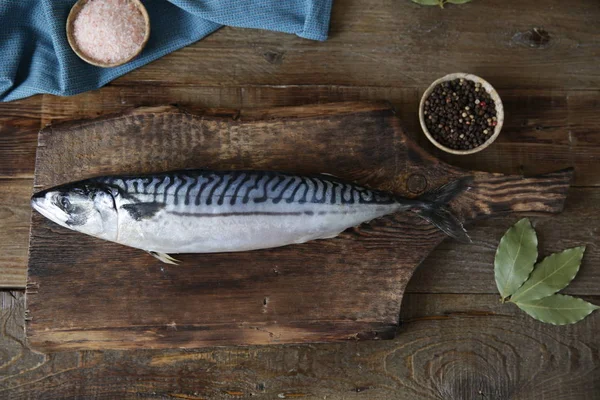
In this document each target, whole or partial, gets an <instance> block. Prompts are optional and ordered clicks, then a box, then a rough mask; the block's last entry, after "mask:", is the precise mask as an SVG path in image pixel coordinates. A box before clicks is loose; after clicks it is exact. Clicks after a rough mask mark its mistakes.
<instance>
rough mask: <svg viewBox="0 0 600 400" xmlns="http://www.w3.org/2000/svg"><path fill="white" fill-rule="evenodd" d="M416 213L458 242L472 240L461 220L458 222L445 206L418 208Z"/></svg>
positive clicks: (470, 241) (469, 241)
mask: <svg viewBox="0 0 600 400" xmlns="http://www.w3.org/2000/svg"><path fill="white" fill-rule="evenodd" d="M417 214H419V216H420V217H421V218H423V219H425V220H427V221H429V222H430V223H431V224H433V225H434V226H435V227H436V228H438V229H439V230H441V231H442V232H444V233H445V234H446V235H448V236H450V237H452V238H454V239H456V240H458V241H459V242H463V243H472V242H473V241H472V240H471V238H470V237H469V234H468V233H467V231H466V229H465V228H464V226H463V224H462V222H460V221H459V220H458V218H456V217H455V216H454V214H452V213H451V212H450V210H448V209H447V208H446V207H443V206H438V207H437V208H429V209H422V210H419V211H418V212H417Z"/></svg>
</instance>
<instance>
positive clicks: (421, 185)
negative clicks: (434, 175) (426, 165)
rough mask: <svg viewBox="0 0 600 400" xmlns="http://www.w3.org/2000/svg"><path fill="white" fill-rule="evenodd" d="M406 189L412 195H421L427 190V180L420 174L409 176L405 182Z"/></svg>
mask: <svg viewBox="0 0 600 400" xmlns="http://www.w3.org/2000/svg"><path fill="white" fill-rule="evenodd" d="M406 188H407V189H408V191H409V192H411V193H414V194H420V193H423V192H424V191H425V189H426V188H427V179H426V178H425V176H423V175H422V174H410V175H409V176H408V179H407V180H406Z"/></svg>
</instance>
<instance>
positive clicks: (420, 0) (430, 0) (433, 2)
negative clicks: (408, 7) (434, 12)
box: [412, 0, 440, 6]
mask: <svg viewBox="0 0 600 400" xmlns="http://www.w3.org/2000/svg"><path fill="white" fill-rule="evenodd" d="M412 2H413V3H417V4H420V5H422V6H439V5H440V1H439V0H412Z"/></svg>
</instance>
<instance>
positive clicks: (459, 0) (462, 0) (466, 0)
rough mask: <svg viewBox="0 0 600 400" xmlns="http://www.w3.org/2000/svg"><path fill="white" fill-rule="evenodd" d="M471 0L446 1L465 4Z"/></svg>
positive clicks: (447, 1) (447, 0)
mask: <svg viewBox="0 0 600 400" xmlns="http://www.w3.org/2000/svg"><path fill="white" fill-rule="evenodd" d="M470 1H471V0H446V3H450V4H465V3H468V2H470Z"/></svg>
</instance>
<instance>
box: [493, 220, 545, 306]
mask: <svg viewBox="0 0 600 400" xmlns="http://www.w3.org/2000/svg"><path fill="white" fill-rule="evenodd" d="M537 244H538V241H537V235H536V233H535V230H534V229H533V227H532V226H531V222H530V221H529V219H527V218H523V219H521V220H520V221H519V222H517V223H516V224H514V225H513V226H512V227H511V228H510V229H509V230H508V231H506V233H505V234H504V236H502V239H500V244H499V245H498V249H497V250H496V257H495V259H494V275H495V278H496V286H497V287H498V291H499V292H500V295H501V296H502V300H503V301H504V300H505V299H506V298H508V297H509V296H510V295H512V294H513V293H515V292H516V291H517V289H519V287H521V285H522V284H523V282H525V280H526V279H527V277H529V274H530V273H531V271H532V270H533V266H534V264H535V261H536V259H537V256H538V252H537Z"/></svg>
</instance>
